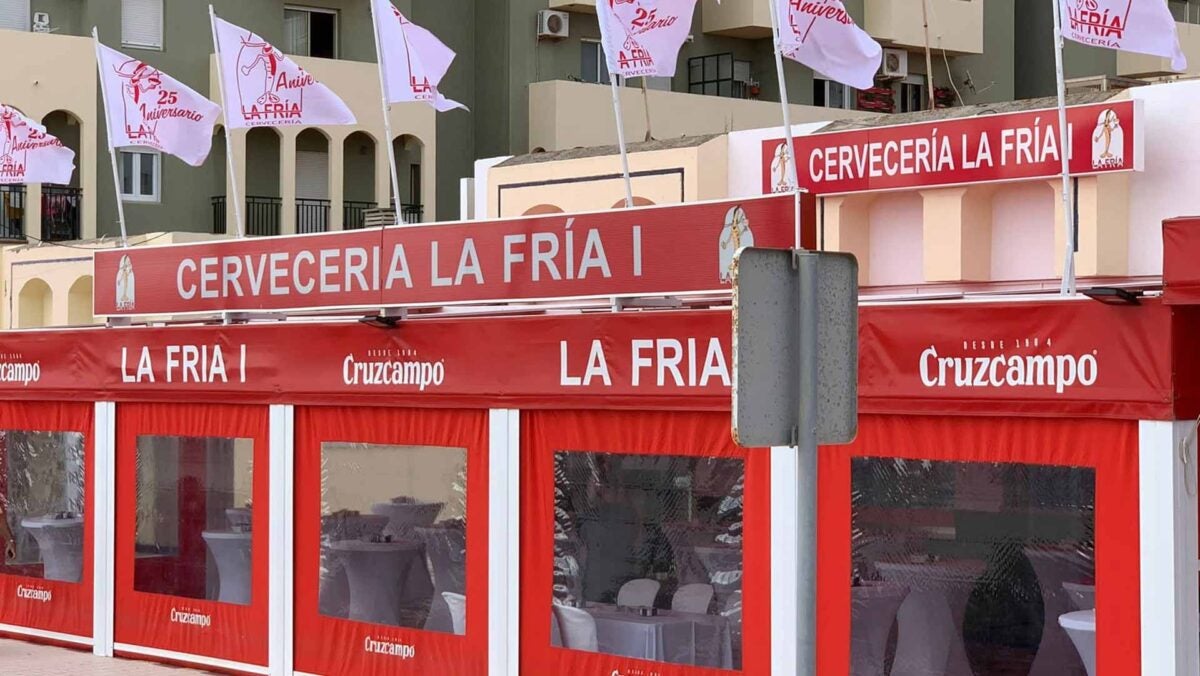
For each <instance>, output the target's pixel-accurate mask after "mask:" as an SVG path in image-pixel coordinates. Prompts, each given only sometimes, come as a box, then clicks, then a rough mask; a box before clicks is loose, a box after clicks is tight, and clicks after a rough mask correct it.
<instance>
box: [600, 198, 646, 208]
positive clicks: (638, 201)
mask: <svg viewBox="0 0 1200 676" xmlns="http://www.w3.org/2000/svg"><path fill="white" fill-rule="evenodd" d="M633 206H635V207H650V206H654V202H653V201H651V200H648V199H646V198H645V197H641V196H639V195H634V196H633ZM610 208H612V209H624V208H625V198H624V197H622V198H621V199H619V200H617V203H616V204H614V205H612V207H610Z"/></svg>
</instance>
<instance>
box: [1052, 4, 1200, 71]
mask: <svg viewBox="0 0 1200 676" xmlns="http://www.w3.org/2000/svg"><path fill="white" fill-rule="evenodd" d="M1059 5H1060V7H1061V9H1062V17H1063V37H1065V38H1067V39H1068V40H1074V41H1075V42H1081V43H1083V44H1085V45H1091V46H1092V47H1107V48H1108V49H1120V50H1124V51H1127V52H1137V53H1139V54H1149V55H1151V56H1160V57H1162V58H1164V59H1170V60H1171V70H1174V71H1176V72H1179V73H1183V72H1186V71H1187V57H1185V56H1184V55H1183V50H1182V49H1180V47H1179V34H1178V33H1177V32H1176V29H1175V18H1174V17H1172V16H1171V10H1170V9H1169V8H1168V7H1167V3H1165V2H1163V0H1059Z"/></svg>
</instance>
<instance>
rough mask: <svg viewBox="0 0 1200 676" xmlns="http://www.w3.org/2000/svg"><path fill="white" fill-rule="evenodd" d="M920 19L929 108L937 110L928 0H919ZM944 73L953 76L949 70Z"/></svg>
mask: <svg viewBox="0 0 1200 676" xmlns="http://www.w3.org/2000/svg"><path fill="white" fill-rule="evenodd" d="M1056 1H1057V0H1056ZM921 19H922V21H924V23H925V72H926V73H927V75H926V78H927V80H928V81H927V82H926V84H927V85H928V89H929V109H930V110H937V94H936V93H935V92H934V91H933V53H932V52H931V51H930V50H929V0H921ZM946 75H947V76H948V77H951V78H952V77H954V76H953V75H951V74H950V73H949V72H947V73H946Z"/></svg>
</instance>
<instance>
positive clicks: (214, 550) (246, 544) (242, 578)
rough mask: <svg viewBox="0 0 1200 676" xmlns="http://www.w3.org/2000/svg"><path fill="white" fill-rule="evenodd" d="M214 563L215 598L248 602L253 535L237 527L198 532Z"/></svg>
mask: <svg viewBox="0 0 1200 676" xmlns="http://www.w3.org/2000/svg"><path fill="white" fill-rule="evenodd" d="M200 536H201V537H203V538H204V544H206V545H208V551H209V553H211V554H212V557H213V561H216V563H217V583H218V584H217V589H218V593H217V600H218V601H220V602H222V603H236V604H238V605H243V606H244V605H249V604H250V543H251V539H252V537H253V535H252V534H251V533H243V532H238V531H227V530H225V531H204V532H203V533H201V534H200Z"/></svg>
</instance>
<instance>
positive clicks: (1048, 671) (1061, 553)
mask: <svg viewBox="0 0 1200 676" xmlns="http://www.w3.org/2000/svg"><path fill="white" fill-rule="evenodd" d="M1025 556H1026V557H1028V558H1029V563H1030V564H1032V565H1033V571H1034V573H1035V574H1036V575H1037V578H1038V584H1039V585H1041V589H1042V608H1043V611H1044V617H1045V619H1044V620H1043V624H1042V640H1041V642H1040V643H1039V644H1038V651H1037V657H1035V658H1034V659H1033V666H1031V667H1030V669H1029V676H1072V675H1074V674H1078V673H1079V672H1080V671H1081V670H1082V669H1081V667H1082V665H1081V664H1080V662H1079V658H1078V657H1077V654H1076V652H1075V650H1073V649H1072V648H1071V645H1070V640H1069V639H1068V638H1067V632H1066V631H1064V630H1063V628H1062V627H1060V626H1058V618H1059V616H1060V615H1063V614H1065V613H1067V612H1070V611H1071V610H1072V607H1071V603H1070V599H1069V598H1068V596H1067V592H1066V590H1065V589H1064V588H1063V583H1064V582H1068V581H1070V580H1074V579H1076V578H1077V577H1078V576H1079V575H1081V574H1085V573H1087V572H1088V571H1086V570H1082V567H1083V566H1082V561H1081V559H1080V557H1079V554H1078V553H1076V552H1075V551H1074V550H1070V549H1049V548H1040V549H1035V548H1027V549H1025Z"/></svg>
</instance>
